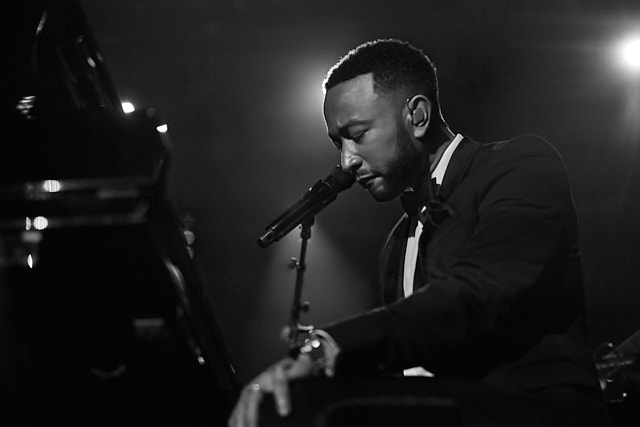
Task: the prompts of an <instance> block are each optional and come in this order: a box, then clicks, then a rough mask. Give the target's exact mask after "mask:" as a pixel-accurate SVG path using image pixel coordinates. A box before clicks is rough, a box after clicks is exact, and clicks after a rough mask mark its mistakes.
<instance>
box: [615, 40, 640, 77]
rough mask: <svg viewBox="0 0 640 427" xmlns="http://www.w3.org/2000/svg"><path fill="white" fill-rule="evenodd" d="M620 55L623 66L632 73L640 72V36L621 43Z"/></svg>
mask: <svg viewBox="0 0 640 427" xmlns="http://www.w3.org/2000/svg"><path fill="white" fill-rule="evenodd" d="M619 55H620V61H621V62H622V65H624V66H625V67H627V68H628V69H630V70H632V71H635V72H640V36H636V37H633V38H629V39H627V40H624V41H623V42H622V43H620V50H619Z"/></svg>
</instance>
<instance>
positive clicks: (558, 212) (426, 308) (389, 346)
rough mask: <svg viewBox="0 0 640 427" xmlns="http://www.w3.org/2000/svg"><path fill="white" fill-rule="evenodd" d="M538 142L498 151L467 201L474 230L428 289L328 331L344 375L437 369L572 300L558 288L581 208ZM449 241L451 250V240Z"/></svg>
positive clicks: (550, 152) (552, 154) (557, 162)
mask: <svg viewBox="0 0 640 427" xmlns="http://www.w3.org/2000/svg"><path fill="white" fill-rule="evenodd" d="M533 145H534V147H533V148H530V147H527V148H526V149H520V148H518V147H514V146H512V147H503V148H501V149H500V150H498V151H501V152H499V153H495V155H494V156H493V160H492V161H491V164H490V165H489V167H488V172H487V173H485V174H483V178H482V182H481V183H479V184H478V185H477V186H476V190H475V191H474V192H471V193H470V194H469V197H470V199H472V200H471V201H469V200H465V201H464V203H465V205H464V206H466V208H468V209H472V210H473V211H474V213H473V215H472V218H473V225H472V227H470V230H469V232H468V233H467V235H465V238H464V239H463V240H462V241H461V242H460V243H459V245H458V246H457V247H455V249H450V251H451V253H450V254H447V260H448V261H447V263H446V267H445V268H442V269H440V270H439V271H436V272H435V273H434V274H433V275H430V277H429V283H428V284H427V285H426V286H425V287H423V288H421V289H420V290H419V291H417V292H416V293H414V295H412V296H411V297H409V298H406V299H403V300H401V301H398V302H396V303H394V304H392V305H389V306H387V307H383V308H378V309H375V310H371V311H369V312H367V313H364V314H361V315H357V316H353V317H351V318H348V319H344V320H342V321H339V322H335V323H333V324H330V325H326V326H324V329H325V330H326V331H327V332H328V333H329V334H331V335H332V336H333V337H334V338H335V340H336V341H337V343H338V344H339V345H340V347H341V350H342V352H341V355H340V358H339V359H338V365H337V372H338V373H340V372H341V371H353V370H365V371H369V370H376V371H397V370H400V369H403V368H408V367H411V366H416V365H422V366H425V367H426V368H427V369H430V368H432V366H431V365H433V366H436V367H437V366H438V363H439V361H441V360H443V359H446V358H447V357H449V356H451V357H455V355H456V354H459V353H460V350H461V349H464V348H468V347H470V346H476V347H477V345H478V344H480V343H487V344H486V345H493V344H488V343H496V342H497V338H496V337H497V336H499V334H500V331H501V330H509V331H510V332H513V331H514V324H513V323H515V324H516V325H515V326H518V327H527V326H532V327H533V326H534V325H532V324H530V321H531V317H530V314H531V313H534V312H535V311H536V310H538V309H542V310H544V306H545V304H548V303H549V302H550V301H556V302H555V303H554V304H560V303H559V301H564V299H563V297H562V296H561V295H560V294H561V293H562V292H563V291H562V290H561V289H559V288H560V284H559V282H561V280H562V277H561V276H562V274H563V273H562V269H563V268H564V267H563V265H564V263H565V262H566V259H567V257H568V256H569V254H570V253H571V251H572V250H573V248H574V246H575V244H576V236H577V230H576V228H577V221H576V217H575V210H574V207H573V201H572V197H571V192H570V189H569V183H568V179H567V176H566V172H565V168H564V164H563V163H562V160H561V158H560V157H559V156H558V154H557V152H556V151H555V149H554V148H553V147H551V146H550V145H547V144H546V143H542V144H541V143H537V144H533ZM470 206H471V207H470ZM441 238H442V239H443V240H442V242H441V243H438V244H439V245H440V244H442V245H444V246H445V247H446V244H445V240H446V239H447V235H446V234H444V235H443V236H441ZM567 301H569V302H570V303H571V299H570V298H569V299H567ZM578 305H579V304H578ZM554 322H555V321H554V320H552V321H550V322H548V325H549V326H548V327H547V326H545V327H543V328H542V329H541V331H540V333H541V334H545V333H548V332H550V330H551V329H553V328H554V327H556V326H554ZM555 323H558V322H555ZM545 328H548V329H545ZM507 336H508V335H507ZM530 337H531V338H530V339H531V340H534V339H536V336H535V334H530ZM525 341H526V340H525ZM480 345H482V344H480ZM522 345H523V346H525V347H526V346H527V345H528V343H527V342H524V343H523V344H522Z"/></svg>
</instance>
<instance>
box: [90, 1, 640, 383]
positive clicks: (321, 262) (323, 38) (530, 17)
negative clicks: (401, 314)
mask: <svg viewBox="0 0 640 427" xmlns="http://www.w3.org/2000/svg"><path fill="white" fill-rule="evenodd" d="M82 4H83V6H84V8H85V11H86V13H87V17H88V19H89V22H90V25H91V27H92V28H93V30H94V33H95V36H96V39H97V41H98V44H99V46H100V48H101V50H102V53H103V55H104V57H105V61H106V64H107V67H108V69H109V70H110V73H111V75H112V77H113V79H114V81H115V84H116V88H117V90H118V92H119V95H120V97H121V98H122V100H127V101H131V102H133V103H134V104H135V105H136V107H137V108H138V109H144V108H150V107H153V108H155V110H156V111H157V113H158V114H159V115H160V116H161V117H163V118H164V119H165V120H166V122H167V124H168V126H169V134H170V137H171V140H172V142H173V152H172V166H171V180H170V187H169V191H170V194H171V197H172V200H173V201H174V202H175V204H176V206H177V208H178V209H179V210H180V212H182V213H185V214H191V215H193V216H194V217H195V219H196V225H195V233H196V244H195V253H196V255H195V262H196V265H197V267H198V269H199V270H200V271H201V273H202V276H203V278H204V280H205V283H206V285H207V287H208V289H209V291H210V298H211V304H212V305H213V308H214V310H215V313H216V316H217V320H218V322H219V325H220V328H221V329H222V332H223V335H224V339H225V340H226V343H227V345H228V347H229V351H230V355H231V359H232V362H233V364H234V365H235V368H236V370H237V373H238V376H239V378H240V379H241V380H242V381H243V382H245V381H248V380H249V379H250V378H251V377H253V376H254V375H256V374H257V373H258V372H259V371H260V370H261V369H262V368H263V367H265V366H266V365H267V364H268V363H271V362H272V361H275V360H276V359H278V358H280V357H281V356H282V355H284V352H285V350H286V345H285V343H284V342H283V341H282V340H280V339H279V333H280V329H281V328H282V327H283V326H284V325H285V324H286V323H287V321H288V316H289V307H290V304H291V301H292V298H293V289H294V282H295V272H294V271H293V270H291V269H289V268H288V263H289V260H290V258H291V257H294V256H298V252H299V249H300V236H299V232H298V231H297V230H294V231H293V232H292V233H290V234H289V235H288V236H287V237H286V238H284V239H282V240H281V241H279V242H277V243H275V244H273V245H271V246H269V247H268V248H266V249H261V248H259V247H258V245H257V244H256V239H257V238H258V237H259V236H260V235H261V233H262V231H263V229H264V227H265V226H266V225H267V224H268V223H270V222H271V221H272V220H273V219H274V218H275V217H276V216H277V215H279V214H280V213H281V212H282V211H283V210H284V209H286V208H287V207H288V206H289V205H290V204H292V203H293V202H294V201H296V200H297V198H298V197H299V196H300V195H301V194H302V193H303V192H304V191H305V190H306V189H307V188H308V187H309V186H310V185H311V184H313V183H314V182H315V181H316V180H318V179H319V178H321V177H324V176H326V174H327V173H328V172H329V170H330V169H331V168H332V167H333V166H334V165H335V164H337V162H338V157H337V154H336V152H335V150H334V149H333V147H332V145H331V144H330V143H329V141H328V139H327V137H326V129H325V126H324V120H323V117H322V109H321V108H322V96H323V94H322V91H321V82H322V79H323V77H324V74H325V72H326V71H327V70H328V69H329V67H331V66H332V65H333V64H334V63H335V62H336V61H337V60H338V59H339V57H340V56H341V55H342V54H344V53H346V52H347V50H348V49H350V48H352V47H354V46H356V45H357V44H359V43H361V42H363V41H366V40H369V39H372V38H378V37H400V38H404V39H406V40H408V41H410V42H412V43H414V44H415V45H417V46H418V47H420V48H422V49H424V50H425V52H427V53H428V54H429V55H430V56H431V58H432V59H433V60H434V61H435V63H436V65H437V67H438V69H439V72H440V83H441V103H442V106H443V113H444V115H445V118H446V119H447V120H448V122H449V124H450V125H451V127H452V129H453V130H454V131H456V132H460V133H462V134H464V135H468V136H472V137H475V138H477V139H480V140H495V139H502V138H508V137H511V136H513V135H515V134H519V133H538V134H540V135H542V136H544V137H546V138H548V139H549V140H550V141H551V142H552V143H554V144H555V145H556V147H557V148H558V149H559V150H560V152H561V153H562V155H563V156H564V158H565V161H566V163H567V167H568V170H569V174H570V178H571V181H572V183H573V187H574V196H575V202H576V205H577V208H578V211H579V215H580V222H581V227H582V249H583V256H584V269H585V275H586V281H587V308H588V315H589V317H588V324H589V328H590V330H591V339H592V344H593V346H594V347H595V346H596V345H597V344H598V343H600V342H602V341H612V342H614V343H619V342H621V341H623V340H624V339H625V338H627V337H628V336H629V335H631V334H632V333H634V332H635V331H636V330H638V329H640V310H638V306H639V303H640V286H638V279H637V277H636V276H637V272H638V260H639V255H640V226H639V225H638V224H637V222H638V218H640V201H639V200H638V197H639V196H640V183H639V182H638V174H637V172H636V170H637V167H638V162H639V159H638V154H637V153H638V146H639V144H640V91H639V90H638V87H639V86H640V75H635V76H633V75H631V74H629V73H628V72H625V71H624V70H623V69H622V68H621V67H620V64H619V63H617V60H616V58H615V55H614V49H615V46H616V43H618V42H619V40H621V39H622V38H623V37H625V36H627V35H629V34H630V33H631V32H632V31H634V30H635V31H640V7H639V6H640V4H639V3H638V2H637V1H569V0H564V1H543V0H535V1H513V0H500V1H497V0H495V1H470V0H467V1H464V0H453V1H446V2H444V1H435V0H432V1H418V0H393V1H382V0H375V1H373V0H369V1H345V0H324V1H321V2H319V1H294V0H216V1H214V0H183V1H168V0H153V1H152V0H91V1H89V0H87V1H84V2H82ZM399 213H400V206H399V203H397V202H392V203H390V204H385V205H378V204H376V203H375V202H374V201H373V200H371V199H370V198H369V196H368V195H367V194H366V193H365V192H364V191H362V189H360V188H359V187H357V186H355V187H354V188H352V189H350V190H349V191H347V192H345V193H342V194H341V195H340V196H339V197H338V200H337V201H336V202H334V204H332V205H331V206H330V207H329V208H328V209H326V210H325V211H323V212H322V213H321V214H319V215H318V216H317V217H316V222H315V225H314V227H313V231H312V238H311V241H310V244H309V252H308V254H307V264H308V269H307V271H306V273H305V277H304V278H305V282H304V290H303V297H304V299H305V300H308V301H309V302H310V303H311V310H310V312H309V313H307V314H304V315H303V317H302V319H301V320H302V322H303V323H313V324H318V323H322V322H324V321H327V320H333V319H337V318H340V317H343V316H347V315H349V314H352V313H355V312H358V311H360V310H362V309H365V308H367V307H370V306H371V304H373V301H374V292H373V286H372V284H373V283H374V282H375V281H376V280H377V256H378V248H379V246H380V243H381V241H382V239H383V237H384V235H385V233H386V232H387V231H388V229H389V228H390V227H391V226H392V225H393V223H394V222H395V221H396V219H397V217H398V215H399ZM149 298H153V295H149ZM541 321H542V319H541Z"/></svg>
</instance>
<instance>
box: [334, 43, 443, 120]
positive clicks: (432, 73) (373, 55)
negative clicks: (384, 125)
mask: <svg viewBox="0 0 640 427" xmlns="http://www.w3.org/2000/svg"><path fill="white" fill-rule="evenodd" d="M368 73H372V75H373V89H374V90H375V91H376V93H378V94H380V95H382V96H385V95H391V94H394V93H401V92H402V91H404V92H405V95H406V96H412V95H417V94H423V95H425V96H426V97H427V98H429V100H430V101H431V103H432V104H433V106H434V108H435V111H437V112H438V113H439V112H440V101H439V89H438V76H437V72H436V67H435V65H434V63H433V62H432V61H431V59H430V58H429V57H428V56H427V55H426V54H425V53H424V52H422V51H421V50H420V49H418V48H416V47H415V46H413V45H411V44H410V43H409V42H406V41H403V40H399V39H392V38H391V39H376V40H372V41H368V42H365V43H362V44H360V45H359V46H357V47H355V48H353V49H351V50H350V51H349V52H348V53H347V54H346V55H345V56H343V57H342V58H341V59H340V60H339V61H338V62H337V63H336V64H335V65H334V66H333V67H331V69H330V70H329V72H328V73H327V76H326V77H325V79H324V82H323V87H324V90H325V91H328V90H329V89H331V88H333V87H334V86H337V85H338V84H340V83H343V82H346V81H347V80H351V79H353V78H355V77H358V76H360V75H363V74H368Z"/></svg>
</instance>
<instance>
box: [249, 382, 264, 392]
mask: <svg viewBox="0 0 640 427" xmlns="http://www.w3.org/2000/svg"><path fill="white" fill-rule="evenodd" d="M249 389H250V390H251V391H253V392H258V391H260V390H261V389H262V387H260V384H258V383H253V384H251V387H249Z"/></svg>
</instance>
